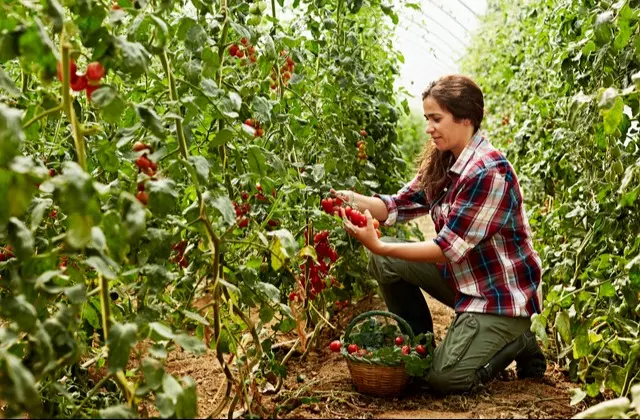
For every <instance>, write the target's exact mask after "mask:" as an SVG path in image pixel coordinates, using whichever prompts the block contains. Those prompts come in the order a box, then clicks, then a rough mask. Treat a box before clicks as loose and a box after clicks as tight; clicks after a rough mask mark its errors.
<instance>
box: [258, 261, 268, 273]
mask: <svg viewBox="0 0 640 420" xmlns="http://www.w3.org/2000/svg"><path fill="white" fill-rule="evenodd" d="M267 271H269V263H266V262H263V263H262V264H260V272H261V273H266V272H267Z"/></svg>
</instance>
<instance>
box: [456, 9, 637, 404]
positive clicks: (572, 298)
mask: <svg viewBox="0 0 640 420" xmlns="http://www.w3.org/2000/svg"><path fill="white" fill-rule="evenodd" d="M490 10H491V12H490V13H488V14H487V16H486V17H485V22H484V26H483V27H482V29H481V31H480V32H479V36H477V37H476V38H475V41H474V44H473V46H472V48H471V53H470V54H469V56H468V57H467V60H466V64H465V68H466V69H467V71H468V72H469V73H470V74H472V75H473V76H474V77H475V79H476V80H477V81H478V82H479V84H480V86H481V87H482V88H483V89H484V91H485V92H486V104H487V110H488V118H487V129H488V132H489V133H491V136H492V138H493V139H494V141H496V142H497V143H499V144H500V146H501V148H502V149H503V150H505V151H506V153H507V156H508V158H509V160H510V161H511V162H512V163H513V164H514V166H515V167H516V168H517V172H518V175H519V177H520V181H521V185H522V188H523V189H525V190H526V194H524V196H525V197H526V199H527V203H526V205H527V210H528V213H529V218H530V221H531V227H532V230H533V232H534V244H535V245H536V248H537V249H538V250H539V251H540V254H541V257H542V259H543V265H544V270H543V289H544V295H545V303H544V311H543V312H542V313H541V314H540V315H539V316H537V317H536V318H535V319H534V320H533V327H532V328H533V329H534V330H535V332H536V333H537V334H538V336H539V337H540V338H541V339H542V341H543V342H544V344H545V345H546V346H549V347H550V349H551V350H552V351H553V353H555V355H556V357H557V360H558V361H559V362H560V363H561V364H562V365H564V366H566V367H567V369H568V373H569V375H570V377H571V378H572V379H573V380H575V381H581V382H582V383H583V389H584V391H582V392H581V394H580V395H579V398H577V399H576V402H577V401H579V400H580V399H582V398H584V397H585V396H586V395H589V396H591V397H595V396H597V395H599V394H600V393H601V392H602V391H604V390H607V389H608V390H612V391H613V392H614V393H615V394H618V395H621V396H627V395H628V394H629V392H630V390H631V386H632V385H633V384H634V383H637V382H638V380H639V379H640V378H639V376H638V372H639V371H640V369H639V367H640V366H639V365H638V356H639V355H640V337H638V334H637V331H638V328H639V327H640V221H639V220H638V218H637V217H636V216H635V215H637V214H638V211H639V210H640V200H638V194H639V193H640V165H639V163H640V148H639V145H640V141H639V140H640V134H639V127H638V125H637V120H638V114H639V110H640V106H639V103H640V91H639V90H638V86H637V85H636V84H635V83H634V81H637V80H638V72H639V70H640V33H639V21H640V9H638V2H636V1H621V2H612V1H598V2H594V1H588V0H583V1H573V2H548V1H533V2H528V3H526V4H520V3H518V4H516V3H512V2H507V1H495V2H493V3H492V5H491V7H490ZM549 332H550V334H549Z"/></svg>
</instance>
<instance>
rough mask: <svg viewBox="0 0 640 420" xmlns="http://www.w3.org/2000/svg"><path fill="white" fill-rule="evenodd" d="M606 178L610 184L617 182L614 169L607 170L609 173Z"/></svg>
mask: <svg viewBox="0 0 640 420" xmlns="http://www.w3.org/2000/svg"><path fill="white" fill-rule="evenodd" d="M604 179H606V180H607V182H608V183H609V184H613V183H614V182H616V176H615V174H614V173H613V171H612V170H609V171H607V173H606V174H605V175H604Z"/></svg>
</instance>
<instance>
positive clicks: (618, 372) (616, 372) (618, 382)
mask: <svg viewBox="0 0 640 420" xmlns="http://www.w3.org/2000/svg"><path fill="white" fill-rule="evenodd" d="M625 379H626V370H625V369H623V368H622V367H620V366H617V365H611V366H609V372H608V373H607V376H606V378H605V381H604V384H605V386H606V387H607V388H609V389H612V390H613V391H614V392H615V393H616V394H617V395H620V394H621V393H622V388H623V387H624V383H625Z"/></svg>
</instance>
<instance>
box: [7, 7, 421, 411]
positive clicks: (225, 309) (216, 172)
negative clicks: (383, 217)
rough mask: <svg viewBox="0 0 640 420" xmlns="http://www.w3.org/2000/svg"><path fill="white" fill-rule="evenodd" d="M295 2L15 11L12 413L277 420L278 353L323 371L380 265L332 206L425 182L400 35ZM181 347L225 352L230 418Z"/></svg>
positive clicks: (11, 44)
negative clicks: (342, 197) (280, 346)
mask: <svg viewBox="0 0 640 420" xmlns="http://www.w3.org/2000/svg"><path fill="white" fill-rule="evenodd" d="M294 3H295V7H293V8H290V9H291V10H295V12H294V14H295V16H293V17H292V18H291V19H290V20H286V19H282V18H281V17H280V16H279V14H278V10H280V11H282V10H283V7H284V3H283V2H279V7H277V6H276V3H275V2H272V3H271V4H270V5H268V4H267V3H265V2H251V3H247V2H236V1H227V0H221V1H220V2H215V3H214V2H202V1H199V0H190V1H187V0H179V1H174V0H163V1H147V0H135V1H131V0H117V1H114V2H104V1H99V0H83V1H67V0H65V1H62V2H60V1H58V0H47V1H46V2H43V3H42V4H41V3H38V2H36V3H25V2H19V1H9V2H4V3H2V5H0V10H1V11H2V13H3V19H2V21H1V22H0V64H1V67H0V194H1V195H2V197H3V198H4V201H5V203H7V205H4V206H0V248H1V249H0V251H2V252H1V253H0V255H1V257H0V259H1V261H0V316H1V317H2V318H1V319H2V322H1V323H0V399H2V400H3V401H5V402H6V406H5V407H3V410H4V413H3V414H5V415H8V416H14V415H20V414H21V413H28V414H29V415H31V416H47V417H77V416H87V417H89V416H102V417H115V416H129V415H132V414H135V413H136V409H137V408H138V407H139V406H140V405H141V404H142V403H143V402H145V401H149V402H150V401H153V402H155V404H156V407H157V409H158V411H159V412H160V415H162V416H164V417H171V416H176V417H196V416H211V417H216V416H218V415H219V414H220V413H221V412H222V410H227V411H228V413H233V412H234V410H235V409H236V408H238V407H242V408H243V409H244V410H246V411H247V413H248V415H256V414H257V415H260V416H263V417H267V416H268V414H267V413H264V412H263V407H261V405H260V398H259V394H260V389H261V387H260V386H259V385H263V384H264V383H265V382H266V381H268V379H267V378H273V377H276V378H280V379H279V381H281V380H282V377H283V376H284V375H285V374H286V369H285V368H284V362H283V361H282V360H280V359H278V358H277V357H276V354H275V353H274V352H273V351H272V350H271V344H272V343H273V342H274V340H275V339H276V338H277V336H278V334H280V333H286V332H290V331H294V330H295V331H297V332H298V334H299V336H300V341H299V345H300V346H301V347H302V349H303V351H304V352H307V351H308V350H309V348H310V347H311V346H312V345H313V344H312V343H309V342H307V340H306V337H307V331H308V330H309V329H314V330H315V333H314V334H315V335H316V336H317V335H319V330H320V329H321V328H323V327H324V325H326V319H327V317H328V316H329V315H330V313H331V311H332V310H334V302H335V303H336V305H337V303H338V302H340V306H343V305H344V302H345V300H347V301H348V299H349V298H350V296H351V295H352V294H354V293H355V294H358V293H362V292H363V291H364V290H365V289H366V288H367V282H366V281H365V280H366V279H365V278H364V277H363V274H362V273H364V272H365V270H364V269H363V268H364V264H365V259H364V253H363V252H362V249H361V248H360V247H357V246H356V245H355V244H354V243H353V242H352V240H351V239H350V238H349V237H348V236H347V235H346V234H345V233H344V232H343V231H342V229H341V228H340V227H339V224H338V223H336V220H335V218H334V217H332V216H329V215H326V214H324V213H323V212H322V211H321V210H320V200H321V197H322V196H324V195H326V194H327V192H328V191H329V189H330V187H334V188H341V189H353V190H355V191H358V192H360V193H365V194H369V193H372V192H373V191H374V190H376V191H377V190H380V191H391V190H395V189H397V188H398V187H399V185H400V183H401V182H402V180H403V179H406V178H407V176H408V175H407V174H406V173H405V170H406V165H403V164H402V160H401V159H399V156H400V152H399V150H398V149H397V147H396V146H395V144H396V142H397V136H396V134H395V127H396V124H397V121H398V118H399V115H400V113H401V112H402V110H403V109H404V111H405V112H408V108H407V103H406V102H404V103H402V104H399V103H396V100H395V99H394V95H393V91H392V89H393V81H394V78H395V75H397V73H398V71H397V66H398V63H399V61H400V59H401V56H400V55H399V53H397V52H396V51H395V50H394V49H393V48H392V45H391V43H390V41H388V39H390V38H391V37H390V31H391V29H392V27H393V23H394V22H397V16H396V15H395V13H394V12H393V9H392V8H389V7H386V6H385V7H381V5H380V4H379V2H377V1H373V2H371V3H367V4H366V5H365V4H363V2H345V1H343V0H335V1H333V0H330V1H322V2H310V1H298V0H296V1H295V2H294ZM389 17H391V19H389ZM56 76H57V77H56ZM82 92H85V93H84V94H83V93H82ZM362 130H366V132H367V136H366V142H367V147H366V153H367V159H366V160H364V161H363V160H362V159H361V160H360V163H359V160H358V156H357V153H355V152H354V150H356V149H357V147H356V143H357V142H358V141H359V140H360V139H362V138H363V136H361V133H360V132H361V131H362ZM320 231H328V235H327V237H326V238H324V239H323V240H320V241H317V242H318V243H314V235H315V233H316V232H320ZM397 231H398V230H394V232H397ZM400 232H402V230H400ZM406 232H408V231H406ZM340 257H343V258H340ZM314 270H315V274H314ZM301 279H302V280H303V281H300V280H301ZM307 279H308V280H309V281H306V280H307ZM336 279H340V281H336ZM311 296H314V298H313V299H312V298H311ZM201 298H207V299H208V303H206V304H202V305H198V306H196V305H195V304H194V303H195V302H196V301H197V300H199V299H201ZM247 337H250V338H249V339H246V338H247ZM142 345H144V346H147V347H148V348H149V350H148V351H147V352H139V351H137V349H138V346H142ZM178 347H180V348H182V349H184V350H186V351H189V352H195V353H201V352H204V351H205V350H206V349H207V347H209V348H212V349H213V350H214V351H215V353H216V357H217V360H218V362H219V363H220V366H221V369H222V371H223V372H224V374H225V377H226V381H227V382H226V384H225V385H224V387H223V388H222V391H221V395H222V398H221V399H220V403H219V404H218V405H217V406H216V407H215V408H214V409H213V411H212V412H210V413H198V412H197V408H196V407H197V406H196V401H197V385H196V383H195V382H194V381H193V380H192V379H191V378H189V377H184V378H176V377H174V376H173V375H171V374H170V373H168V372H167V371H166V370H165V368H164V365H165V362H166V358H167V354H168V352H169V351H171V350H173V349H175V348H178ZM136 358H137V362H138V363H137V365H136V366H137V367H135V368H131V365H130V363H129V362H130V360H132V359H136ZM96 372H100V373H96ZM96 375H97V377H96ZM271 380H273V379H271ZM103 389H105V390H106V391H107V392H106V395H105V396H103V395H102V392H100V393H99V395H98V396H97V397H96V393H97V392H98V391H102V390H103Z"/></svg>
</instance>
